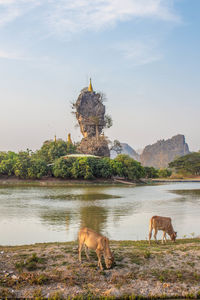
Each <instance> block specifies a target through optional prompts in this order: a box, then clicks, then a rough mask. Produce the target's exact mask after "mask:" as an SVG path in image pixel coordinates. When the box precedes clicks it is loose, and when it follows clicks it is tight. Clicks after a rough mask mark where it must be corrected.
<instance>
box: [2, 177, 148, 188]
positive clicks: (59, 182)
mask: <svg viewBox="0 0 200 300" xmlns="http://www.w3.org/2000/svg"><path fill="white" fill-rule="evenodd" d="M101 184H103V185H132V186H134V185H136V184H145V182H142V181H139V180H138V181H131V180H129V181H128V180H123V179H121V178H120V179H118V178H111V179H91V180H86V179H82V180H81V179H58V178H55V177H47V178H44V179H35V180H30V179H18V178H16V177H12V178H7V177H4V178H0V187H1V186H3V187H4V186H22V187H23V186H37V187H38V186H44V187H45V186H46V187H51V186H53V187H59V186H60V187H62V186H74V185H101Z"/></svg>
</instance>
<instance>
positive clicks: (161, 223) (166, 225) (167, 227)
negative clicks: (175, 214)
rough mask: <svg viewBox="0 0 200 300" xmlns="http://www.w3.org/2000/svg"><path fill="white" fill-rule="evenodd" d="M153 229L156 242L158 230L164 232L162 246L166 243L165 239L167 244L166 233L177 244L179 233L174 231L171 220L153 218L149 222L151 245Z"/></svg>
mask: <svg viewBox="0 0 200 300" xmlns="http://www.w3.org/2000/svg"><path fill="white" fill-rule="evenodd" d="M153 229H154V239H155V241H157V239H156V235H157V232H158V230H162V231H163V238H162V244H163V243H164V239H165V243H166V242H167V239H166V233H167V234H168V235H169V236H170V238H171V240H172V241H173V242H175V240H176V237H177V232H175V231H174V228H173V226H172V220H171V218H166V217H159V216H153V217H152V218H151V219H150V222H149V244H150V241H151V236H152V230H153Z"/></svg>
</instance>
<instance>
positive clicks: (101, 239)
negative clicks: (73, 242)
mask: <svg viewBox="0 0 200 300" xmlns="http://www.w3.org/2000/svg"><path fill="white" fill-rule="evenodd" d="M78 238H79V247H78V252H79V261H80V262H81V251H82V248H83V245H84V246H85V254H86V256H87V259H88V260H89V259H90V258H89V255H88V248H89V249H93V250H95V251H96V254H97V257H98V266H99V267H100V269H101V270H103V267H102V263H101V256H102V255H103V256H104V260H105V264H106V267H107V269H110V268H111V266H112V264H113V263H114V257H113V254H112V253H111V251H110V247H109V240H108V238H107V237H105V236H102V235H101V234H99V233H96V232H95V231H93V230H92V229H89V228H87V227H84V228H82V229H80V231H79V234H78Z"/></svg>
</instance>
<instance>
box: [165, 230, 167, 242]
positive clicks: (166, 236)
mask: <svg viewBox="0 0 200 300" xmlns="http://www.w3.org/2000/svg"><path fill="white" fill-rule="evenodd" d="M165 243H167V234H166V231H165Z"/></svg>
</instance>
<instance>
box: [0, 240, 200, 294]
mask: <svg viewBox="0 0 200 300" xmlns="http://www.w3.org/2000/svg"><path fill="white" fill-rule="evenodd" d="M110 246H111V249H112V250H114V256H115V261H116V265H115V266H114V267H113V268H112V269H110V270H104V271H100V270H99V269H97V258H96V254H95V253H91V255H90V256H91V261H90V262H88V261H87V260H86V257H85V254H83V255H82V258H83V262H82V264H80V263H79V262H78V255H77V251H78V245H77V242H68V243H48V244H35V245H28V246H14V247H7V246H5V247H3V246H0V297H1V298H6V297H8V298H9V297H10V298H37V299H46V298H48V299H66V298H67V297H68V296H70V297H71V299H72V298H74V297H76V299H77V298H78V297H83V298H85V299H88V298H89V297H90V299H96V298H98V297H103V298H106V297H108V298H109V297H112V299H114V298H120V299H122V298H124V299H125V297H128V296H132V299H135V298H134V297H136V296H138V297H139V296H140V297H143V298H145V299H150V298H151V299H152V298H155V299H158V298H168V299H169V298H173V299H174V298H197V297H200V286H199V281H200V239H197V238H196V239H183V240H177V242H176V243H175V244H174V243H172V242H168V243H167V245H162V244H161V243H159V244H156V243H155V242H154V241H153V242H152V245H151V246H149V245H148V242H147V241H111V243H110ZM83 298H82V299H83ZM108 298H107V299H108ZM126 299H127V298H126ZM130 299H131V298H130ZM140 299H142V298H140Z"/></svg>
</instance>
